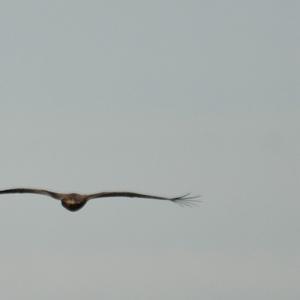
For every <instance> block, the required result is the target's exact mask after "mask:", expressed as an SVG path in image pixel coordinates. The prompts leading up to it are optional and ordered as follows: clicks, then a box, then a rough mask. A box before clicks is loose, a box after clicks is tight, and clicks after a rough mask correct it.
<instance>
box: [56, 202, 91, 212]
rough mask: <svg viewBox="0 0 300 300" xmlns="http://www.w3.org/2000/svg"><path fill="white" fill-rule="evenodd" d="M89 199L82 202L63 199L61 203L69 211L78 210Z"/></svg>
mask: <svg viewBox="0 0 300 300" xmlns="http://www.w3.org/2000/svg"><path fill="white" fill-rule="evenodd" d="M86 202H87V201H81V202H76V201H64V200H62V201H61V205H62V206H63V207H64V208H66V209H67V210H69V211H77V210H79V209H81V208H82V207H83V206H84V205H85V204H86Z"/></svg>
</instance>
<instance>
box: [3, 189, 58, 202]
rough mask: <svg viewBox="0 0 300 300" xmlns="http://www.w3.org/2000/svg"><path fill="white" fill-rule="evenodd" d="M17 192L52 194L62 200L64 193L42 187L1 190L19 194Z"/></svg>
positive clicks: (4, 192)
mask: <svg viewBox="0 0 300 300" xmlns="http://www.w3.org/2000/svg"><path fill="white" fill-rule="evenodd" d="M17 193H22V194H23V193H29V194H40V195H45V196H50V197H52V198H55V199H59V200H61V198H62V197H61V196H62V194H60V193H55V192H51V191H47V190H40V189H27V188H16V189H7V190H2V191H1V190H0V194H17Z"/></svg>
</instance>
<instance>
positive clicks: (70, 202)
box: [0, 188, 199, 211]
mask: <svg viewBox="0 0 300 300" xmlns="http://www.w3.org/2000/svg"><path fill="white" fill-rule="evenodd" d="M16 193H30V194H40V195H45V196H50V197H52V198H54V199H57V200H60V201H61V204H62V206H63V207H64V208H66V209H68V210H70V211H77V210H79V209H81V208H82V207H83V206H84V205H85V204H86V203H87V202H88V201H89V200H91V199H95V198H106V197H129V198H146V199H157V200H169V201H172V202H174V203H178V204H182V205H188V206H191V205H193V204H194V203H195V201H197V200H198V198H199V196H189V194H187V195H183V196H179V197H174V198H168V197H160V196H153V195H146V194H139V193H132V192H102V193H96V194H88V195H83V194H76V193H71V194H65V193H55V192H51V191H48V190H41V189H31V188H15V189H7V190H2V191H1V190H0V194H16Z"/></svg>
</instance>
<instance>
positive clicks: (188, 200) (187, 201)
mask: <svg viewBox="0 0 300 300" xmlns="http://www.w3.org/2000/svg"><path fill="white" fill-rule="evenodd" d="M106 197H129V198H146V199H157V200H168V201H172V202H175V203H178V204H180V205H187V206H192V205H193V204H195V203H196V202H197V201H199V198H200V196H190V195H189V194H186V195H183V196H179V197H173V198H169V197H161V196H153V195H146V194H139V193H132V192H102V193H96V194H90V195H88V196H87V200H90V199H95V198H106Z"/></svg>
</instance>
